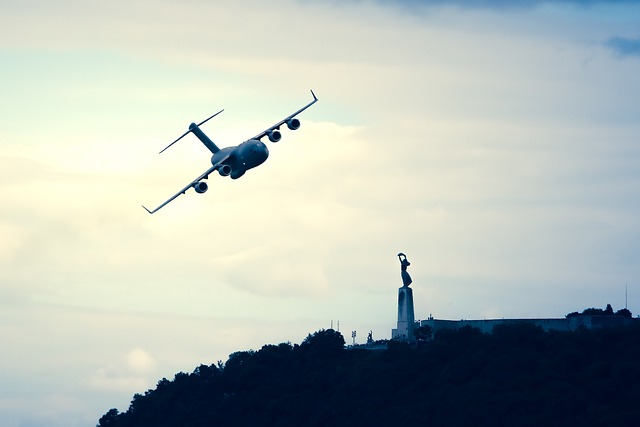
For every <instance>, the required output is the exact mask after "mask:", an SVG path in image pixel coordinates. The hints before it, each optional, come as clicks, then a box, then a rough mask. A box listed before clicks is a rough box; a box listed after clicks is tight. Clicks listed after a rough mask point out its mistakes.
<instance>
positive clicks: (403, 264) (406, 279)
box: [398, 252, 412, 287]
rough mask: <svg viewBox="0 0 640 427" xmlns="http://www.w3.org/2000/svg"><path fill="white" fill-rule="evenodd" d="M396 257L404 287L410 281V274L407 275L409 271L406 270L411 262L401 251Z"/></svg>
mask: <svg viewBox="0 0 640 427" xmlns="http://www.w3.org/2000/svg"><path fill="white" fill-rule="evenodd" d="M398 259H400V274H401V276H402V284H403V286H404V287H407V286H409V285H410V284H411V282H412V280H411V276H409V273H408V272H407V267H409V266H410V265H411V263H410V262H409V260H408V259H407V256H406V255H405V254H403V253H402V252H400V253H399V254H398Z"/></svg>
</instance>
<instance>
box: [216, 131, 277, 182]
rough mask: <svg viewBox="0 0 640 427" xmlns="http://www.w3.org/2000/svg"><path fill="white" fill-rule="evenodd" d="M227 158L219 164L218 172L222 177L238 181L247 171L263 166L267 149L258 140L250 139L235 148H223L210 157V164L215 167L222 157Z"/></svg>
mask: <svg viewBox="0 0 640 427" xmlns="http://www.w3.org/2000/svg"><path fill="white" fill-rule="evenodd" d="M227 155H229V157H228V158H227V159H226V160H224V161H223V162H221V163H220V167H219V168H218V172H219V173H220V175H222V176H227V175H228V176H230V177H231V178H232V179H238V178H240V177H241V176H242V175H244V173H245V172H246V171H248V170H249V169H252V168H255V167H256V166H260V165H261V164H263V163H264V162H265V161H266V160H267V158H268V157H269V149H268V148H267V146H266V145H265V144H264V143H263V142H262V141H260V140H258V139H250V140H248V141H245V142H243V143H242V144H240V145H238V146H235V147H227V148H223V149H221V150H220V151H218V152H217V153H215V154H214V155H213V156H211V164H212V165H215V164H216V163H218V162H220V159H221V158H223V157H226V156H227Z"/></svg>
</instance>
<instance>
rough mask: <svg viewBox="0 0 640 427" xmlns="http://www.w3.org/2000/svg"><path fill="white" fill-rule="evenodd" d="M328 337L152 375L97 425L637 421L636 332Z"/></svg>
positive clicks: (523, 328) (523, 425)
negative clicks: (382, 343) (411, 339)
mask: <svg viewBox="0 0 640 427" xmlns="http://www.w3.org/2000/svg"><path fill="white" fill-rule="evenodd" d="M344 343H345V341H344V338H343V337H342V335H340V333H338V332H336V331H333V330H331V329H330V330H321V331H318V332H316V333H314V334H313V335H309V336H308V337H307V338H306V339H305V340H304V341H303V342H302V343H301V344H300V345H291V344H289V343H283V344H279V345H265V346H264V347H262V348H261V349H260V350H258V351H242V352H237V353H234V354H232V355H231V356H230V357H229V359H228V360H227V362H226V363H224V364H222V363H219V364H217V365H216V364H213V365H209V366H206V365H201V366H199V367H197V368H196V369H195V371H194V372H193V373H191V374H186V373H182V372H181V373H178V374H176V375H175V377H174V378H173V380H167V379H162V380H161V381H160V382H158V384H157V386H156V388H155V389H153V390H149V391H147V392H146V393H145V394H144V395H141V394H136V395H135V396H134V398H133V400H132V402H131V405H130V406H129V408H128V410H127V411H125V412H123V413H119V412H118V410H116V409H111V410H110V411H108V412H107V413H106V414H105V415H104V416H102V417H101V418H100V420H99V424H98V426H99V427H107V426H109V427H132V426H135V427H147V426H148V427H151V426H153V427H163V426H182V427H201V426H202V427H204V426H233V427H242V426H258V425H260V426H278V427H288V426H301V425H304V426H305V427H313V426H322V427H325V426H349V427H356V426H392V425H402V424H404V423H411V424H412V425H419V426H434V427H439V426H443V427H444V426H446V427H455V426H474V427H482V426H491V427H497V426H519V427H527V426H540V425H545V426H547V427H550V426H563V427H566V426H573V425H576V426H577V425H584V426H588V425H635V424H636V423H637V421H638V420H639V419H640V406H639V405H638V396H640V364H639V363H638V361H639V360H640V326H634V327H625V328H616V329H600V330H585V329H583V330H579V331H577V332H553V331H552V332H544V331H543V330H542V329H540V328H537V327H534V326H532V325H527V324H523V325H500V326H497V327H496V328H495V330H494V333H493V334H490V335H485V334H482V333H480V332H479V331H478V330H477V329H473V328H469V327H467V328H462V329H460V330H457V331H448V330H445V331H441V332H439V333H437V334H436V337H435V339H433V340H430V341H427V342H425V343H422V344H421V345H418V347H415V346H413V347H411V346H409V345H407V344H404V343H401V342H393V341H392V342H389V346H388V348H387V349H386V350H380V351H371V350H364V349H350V350H349V349H345V348H344Z"/></svg>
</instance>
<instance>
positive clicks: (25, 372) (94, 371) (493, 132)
mask: <svg viewBox="0 0 640 427" xmlns="http://www.w3.org/2000/svg"><path fill="white" fill-rule="evenodd" d="M425 3H429V5H425ZM639 76H640V2H636V1H595V0H593V1H584V2H581V1H560V2H553V3H548V2H538V1H520V2H506V1H489V0H487V1H483V2H471V1H463V0H460V1H448V2H444V1H433V2H425V1H418V0H413V1H392V0H386V1H382V0H381V1H343V2H340V1H319V0H318V1H316V0H300V1H295V0H275V1H270V2H264V1H253V0H251V1H237V2H228V1H215V0H210V1H205V0H181V1H179V2H178V1H175V2H172V1H168V0H166V1H158V0H146V1H136V2H131V1H120V0H113V1H110V2H94V1H77V0H59V1H50V0H47V1H37V0H31V1H30V0H26V1H20V2H16V1H12V2H9V1H5V0H0V93H1V98H0V99H1V102H0V200H1V202H0V340H1V341H0V344H1V346H2V357H1V358H0V425H3V426H7V427H14V426H16V427H17V426H19V427H37V426H48V427H51V426H53V427H58V426H60V427H62V426H86V425H95V423H96V422H97V420H98V418H99V417H100V416H101V415H102V414H104V413H105V412H106V411H107V410H108V409H110V408H112V407H116V408H118V409H119V410H126V408H127V407H128V403H129V401H130V400H131V397H132V395H133V394H134V393H136V392H140V393H143V392H144V391H145V390H147V389H148V388H152V387H154V386H155V384H156V383H157V381H158V380H159V379H161V378H162V377H167V378H172V377H173V375H174V374H175V373H176V372H178V371H185V372H191V371H192V370H193V369H194V368H195V367H196V366H197V365H199V364H201V363H205V364H210V363H214V362H216V361H218V360H223V361H224V360H226V359H227V357H228V355H229V354H230V353H231V352H233V351H237V350H247V349H251V348H253V349H258V348H260V347H261V346H262V345H263V344H266V343H280V342H284V341H291V342H293V343H299V342H300V341H301V340H302V339H303V338H304V337H305V336H306V335H307V334H308V333H309V332H314V331H316V330H318V329H321V328H328V327H330V326H331V321H332V320H333V322H334V327H337V322H338V321H340V329H341V331H342V332H343V334H344V335H345V338H346V339H347V341H348V342H350V341H351V331H352V330H355V331H357V334H358V336H357V341H359V342H363V341H364V340H365V338H366V335H367V333H368V331H369V330H372V331H373V336H374V338H376V339H382V338H389V336H390V332H391V328H393V327H394V326H395V321H396V298H397V288H398V287H399V286H401V284H402V282H401V279H400V274H399V273H400V270H399V263H398V259H397V257H396V254H397V253H398V252H399V251H403V252H405V253H406V254H407V256H408V258H409V260H410V261H411V262H412V265H411V267H410V269H409V271H410V273H411V275H412V277H413V280H414V284H413V285H412V287H413V288H414V293H415V300H416V301H415V303H416V315H417V317H422V318H425V317H427V316H428V315H429V314H433V316H434V317H436V318H447V319H459V318H486V317H562V316H564V315H565V314H566V313H568V312H571V311H576V310H581V309H583V308H586V307H592V306H596V307H603V306H604V305H605V304H607V303H611V304H612V305H613V306H614V308H615V309H619V308H622V307H624V304H625V286H628V289H629V308H630V309H631V311H633V312H634V313H636V312H638V311H640V284H639V283H638V278H639V276H640V244H639V237H640V221H639V219H638V218H639V215H640V121H639V120H638V112H639V111H640V80H639ZM309 89H313V90H314V91H315V93H316V94H317V95H318V98H319V99H320V101H319V102H318V103H317V104H315V105H314V106H313V107H311V108H310V109H309V110H307V111H305V112H304V113H303V114H302V115H301V116H300V119H301V120H302V127H301V128H300V130H298V131H296V132H291V131H288V130H285V131H284V135H283V139H282V141H281V142H279V143H278V144H269V149H270V153H271V156H270V158H269V159H268V160H267V162H266V163H265V164H264V165H262V166H261V167H259V168H257V169H254V170H251V171H249V172H248V173H247V174H246V175H245V176H244V177H243V178H241V179H239V180H237V181H231V180H230V179H222V178H221V177H217V178H216V177H212V179H211V180H210V183H209V184H210V190H209V192H207V193H206V194H204V195H197V194H195V193H194V192H189V193H187V194H186V195H185V196H181V197H180V198H179V199H177V200H176V201H174V202H173V203H171V204H170V205H168V206H167V207H166V208H164V209H163V210H161V211H160V212H158V213H157V214H155V215H153V216H150V215H148V214H147V213H146V212H145V211H144V210H143V209H142V208H141V207H140V204H141V203H144V204H146V205H148V206H155V205H157V204H159V203H160V202H162V201H164V200H165V199H166V198H167V197H168V196H170V195H172V194H174V193H175V192H176V191H177V190H178V189H180V188H182V186H184V185H185V184H186V183H187V182H189V181H190V180H191V179H193V178H194V177H196V176H197V175H198V174H200V173H201V172H203V171H204V170H205V169H207V167H208V165H209V163H208V162H209V154H208V151H207V150H206V149H205V148H204V147H203V146H202V144H200V142H199V141H198V140H197V139H196V138H195V137H193V136H189V137H187V138H185V140H183V141H181V142H180V143H179V144H176V146H174V147H172V148H171V149H170V150H168V151H167V152H165V153H163V154H162V155H158V154H157V153H158V151H159V150H160V149H162V148H163V147H164V146H166V145H167V144H168V143H169V142H171V141H173V140H174V139H175V138H176V137H177V136H179V135H180V134H182V133H183V132H184V131H185V130H186V129H187V126H188V124H189V123H190V122H192V121H200V120H203V119H204V118H206V117H208V116H209V115H211V114H213V113H214V112H216V111H218V110H219V109H221V108H225V112H224V113H223V114H221V115H220V116H219V117H216V118H215V119H213V120H212V121H210V122H208V123H207V124H206V125H205V126H204V130H205V132H207V134H208V135H210V136H211V137H212V139H214V140H215V141H216V142H218V143H219V145H221V146H226V145H235V144H237V143H239V142H242V141H244V140H245V139H247V138H248V137H251V136H253V135H255V134H257V133H258V132H260V131H262V130H264V129H265V128H266V127H268V126H270V125H271V124H273V123H274V122H276V121H278V120H280V119H282V118H283V117H285V116H286V115H288V114H290V113H291V112H293V111H295V110H296V109H298V108H300V107H301V106H303V105H304V104H306V103H307V102H309V101H310V100H311V95H310V93H309Z"/></svg>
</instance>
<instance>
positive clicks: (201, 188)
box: [193, 181, 209, 194]
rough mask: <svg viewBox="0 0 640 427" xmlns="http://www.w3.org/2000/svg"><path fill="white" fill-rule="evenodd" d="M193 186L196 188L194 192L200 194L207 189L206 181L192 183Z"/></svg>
mask: <svg viewBox="0 0 640 427" xmlns="http://www.w3.org/2000/svg"><path fill="white" fill-rule="evenodd" d="M193 188H194V189H195V190H196V193H198V194H202V193H205V192H206V191H207V190H208V189H209V186H208V185H207V183H206V182H202V181H200V182H196V183H195V184H193Z"/></svg>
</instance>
